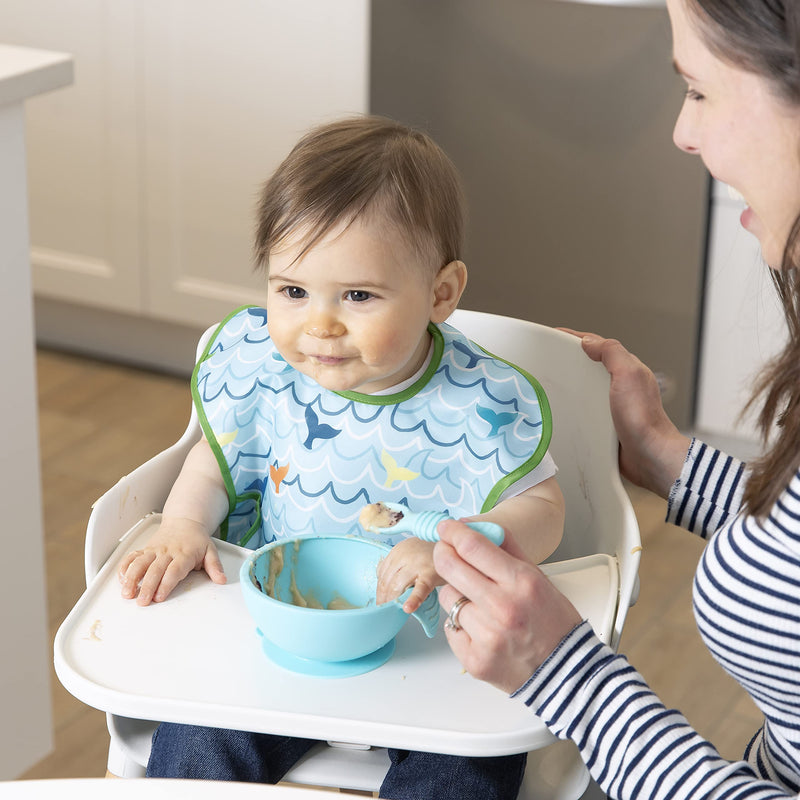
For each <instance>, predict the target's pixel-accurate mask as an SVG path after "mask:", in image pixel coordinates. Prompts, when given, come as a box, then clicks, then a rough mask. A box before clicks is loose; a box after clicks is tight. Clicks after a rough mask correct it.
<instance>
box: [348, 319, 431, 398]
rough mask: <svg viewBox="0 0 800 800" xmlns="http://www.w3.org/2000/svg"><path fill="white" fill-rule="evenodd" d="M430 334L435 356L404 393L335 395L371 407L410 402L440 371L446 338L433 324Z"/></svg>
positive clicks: (429, 330) (429, 326)
mask: <svg viewBox="0 0 800 800" xmlns="http://www.w3.org/2000/svg"><path fill="white" fill-rule="evenodd" d="M428 333H430V335H431V337H432V338H433V355H432V356H431V361H430V364H428V366H427V368H426V369H425V372H423V373H422V375H420V377H419V380H416V381H414V383H412V384H411V386H408V387H406V388H405V389H403V391H402V392H397V393H395V394H378V395H375V394H362V393H361V392H352V391H350V390H346V391H344V392H334V394H338V395H339V397H344V398H345V399H346V400H354V401H355V402H356V403H365V404H366V405H371V406H394V405H398V404H399V403H402V402H403V401H404V400H408V399H409V398H410V397H414V396H415V395H416V394H417V392H419V390H420V389H423V388H424V387H425V386H427V385H428V382H429V381H430V379H431V378H432V377H433V376H434V373H435V372H436V370H437V369H439V364H440V363H441V361H442V353H443V352H444V337H443V336H442V332H441V331H440V330H439V328H437V327H436V325H434V324H433V323H432V322H429V323H428Z"/></svg>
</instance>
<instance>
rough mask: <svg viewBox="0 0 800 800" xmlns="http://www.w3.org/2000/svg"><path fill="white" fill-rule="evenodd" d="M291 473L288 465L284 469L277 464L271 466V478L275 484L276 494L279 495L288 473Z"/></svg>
mask: <svg viewBox="0 0 800 800" xmlns="http://www.w3.org/2000/svg"><path fill="white" fill-rule="evenodd" d="M287 472H289V465H288V464H286V465H285V466H283V467H279V466H278V465H277V464H275V465H272V464H270V465H269V477H270V478H271V479H272V482H273V483H274V484H275V494H278V492H280V489H281V483H282V482H283V479H284V478H285V477H286V473H287Z"/></svg>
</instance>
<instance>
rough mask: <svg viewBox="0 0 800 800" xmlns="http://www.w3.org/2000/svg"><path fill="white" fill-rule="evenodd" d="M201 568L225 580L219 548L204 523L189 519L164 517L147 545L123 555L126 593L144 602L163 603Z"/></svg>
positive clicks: (122, 579) (121, 573)
mask: <svg viewBox="0 0 800 800" xmlns="http://www.w3.org/2000/svg"><path fill="white" fill-rule="evenodd" d="M200 569H204V570H205V571H206V572H207V573H208V577H209V578H211V580H212V581H214V583H225V581H226V578H225V573H224V572H223V569H222V562H221V561H220V560H219V555H218V554H217V548H216V547H215V546H214V543H213V542H212V541H211V538H210V537H209V535H208V534H207V533H206V531H205V529H204V528H203V526H202V525H199V524H198V523H196V522H192V521H191V520H186V519H167V520H163V521H162V523H161V525H160V527H159V529H158V530H157V531H156V532H155V533H154V534H153V536H152V537H151V538H150V540H149V541H148V542H147V544H146V545H145V547H144V549H142V550H135V551H134V552H132V553H128V555H126V556H125V558H123V559H122V563H121V564H120V567H119V573H118V574H119V580H120V583H121V584H122V596H123V597H125V598H128V599H131V598H134V597H136V602H137V604H138V605H140V606H146V605H149V604H150V603H151V602H156V603H160V602H162V601H163V600H166V599H167V597H168V596H169V594H170V592H171V591H172V590H173V589H174V588H175V587H176V586H177V585H178V584H179V583H180V582H181V581H182V580H183V579H184V578H185V577H186V576H187V575H188V574H189V573H190V572H191V571H192V570H200ZM137 588H138V595H137Z"/></svg>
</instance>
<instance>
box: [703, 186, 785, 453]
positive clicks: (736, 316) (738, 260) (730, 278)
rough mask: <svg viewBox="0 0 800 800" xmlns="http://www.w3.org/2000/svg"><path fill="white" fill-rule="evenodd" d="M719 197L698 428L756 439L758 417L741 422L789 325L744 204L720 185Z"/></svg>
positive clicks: (714, 215) (711, 243)
mask: <svg viewBox="0 0 800 800" xmlns="http://www.w3.org/2000/svg"><path fill="white" fill-rule="evenodd" d="M713 198H714V202H713V208H712V215H711V230H710V240H709V253H708V266H707V274H706V283H705V307H704V324H703V335H702V340H701V342H702V343H701V356H700V370H699V376H698V393H697V416H696V425H695V427H696V429H697V431H698V433H699V434H701V435H702V434H703V433H706V432H707V433H710V434H712V435H719V436H732V437H737V438H741V439H744V440H746V441H750V442H755V441H757V440H758V439H759V436H758V433H757V431H756V428H755V424H754V419H753V417H754V415H753V414H750V415H748V417H746V418H745V419H743V420H742V421H741V422H740V421H739V419H738V417H739V414H740V412H741V411H742V409H743V407H744V405H745V403H746V402H747V400H748V399H749V397H750V392H751V389H752V386H753V380H754V378H755V376H756V375H757V373H758V370H759V368H760V367H761V366H762V365H763V364H764V363H766V361H767V360H768V359H769V358H770V357H772V356H773V355H774V354H775V353H776V352H777V351H778V350H779V349H780V347H781V345H782V344H783V342H784V337H785V335H786V328H785V323H784V320H783V312H782V310H781V307H780V304H779V302H778V299H777V296H776V294H775V291H774V290H773V288H772V283H771V280H770V277H769V270H768V268H767V267H766V265H765V264H764V262H763V261H762V259H761V255H760V250H759V246H758V241H757V240H756V238H755V237H754V236H752V235H751V234H749V233H748V232H747V231H745V230H744V229H743V228H742V227H741V225H740V224H739V215H740V214H741V212H742V209H743V207H744V206H743V204H742V203H741V201H738V200H733V199H731V198H730V197H729V195H728V190H727V187H725V186H724V185H722V184H720V183H715V185H714V188H713Z"/></svg>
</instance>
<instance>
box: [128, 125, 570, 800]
mask: <svg viewBox="0 0 800 800" xmlns="http://www.w3.org/2000/svg"><path fill="white" fill-rule="evenodd" d="M462 229H463V203H462V195H461V190H460V183H459V179H458V176H457V173H456V171H455V168H454V167H453V165H452V163H451V162H450V161H449V159H448V158H447V157H446V156H445V155H444V153H443V152H442V151H441V150H440V149H439V148H438V147H437V146H436V145H435V144H434V143H433V142H432V141H431V140H430V139H429V137H427V136H425V135H424V134H422V133H419V132H417V131H414V130H411V129H409V128H407V127H405V126H403V125H400V124H397V123H395V122H392V121H390V120H386V119H382V118H377V117H357V118H353V119H347V120H343V121H339V122H335V123H332V124H328V125H325V126H322V127H320V128H318V129H316V130H313V131H312V132H310V133H309V134H307V135H306V136H305V137H304V138H303V139H302V140H301V141H300V142H299V143H298V145H297V146H296V147H295V148H294V150H293V151H292V152H291V153H290V154H289V156H288V157H287V158H286V160H285V161H284V162H283V163H282V164H281V165H280V166H279V167H278V169H277V171H276V172H275V174H274V175H273V176H272V178H271V179H270V180H269V181H268V182H267V184H266V186H265V188H264V191H263V194H262V198H261V203H260V207H259V215H258V229H257V236H256V254H257V257H258V260H259V262H260V263H261V264H262V265H263V266H264V267H265V269H266V272H267V297H266V307H265V308H258V307H248V308H244V309H240V310H238V311H236V312H234V313H233V314H231V315H230V316H229V317H228V318H227V319H226V320H225V321H223V323H222V324H221V325H220V327H219V328H218V329H217V331H216V333H215V334H214V336H213V338H212V340H211V342H210V344H209V345H208V348H207V349H206V352H205V354H204V356H203V357H202V358H201V359H200V361H199V363H198V366H197V368H196V369H195V373H194V375H193V378H192V391H193V396H194V400H195V405H196V408H197V411H198V415H199V419H200V423H201V427H202V430H203V438H202V439H201V440H200V441H199V442H198V443H197V444H196V445H195V446H194V447H193V448H192V450H191V452H190V453H189V455H188V456H187V458H186V462H185V464H184V466H183V468H182V469H181V472H180V474H179V476H178V478H177V480H176V482H175V484H174V486H173V488H172V490H171V492H170V494H169V497H168V499H167V502H166V504H165V506H164V511H163V517H162V522H161V525H160V528H159V529H158V531H157V532H156V533H155V534H154V535H153V537H152V538H151V540H150V541H149V542H148V543H147V545H146V546H145V547H144V549H143V550H140V551H136V552H134V553H130V554H129V555H128V556H127V557H126V558H125V559H124V561H123V563H122V566H121V569H120V580H121V582H122V594H123V596H124V597H127V598H134V597H137V602H138V603H139V604H140V605H147V604H148V603H150V602H152V601H155V602H161V601H163V600H165V599H166V598H167V596H168V595H169V594H170V592H171V591H172V590H173V589H174V588H175V586H176V585H177V584H178V583H179V582H180V581H181V580H182V579H183V578H184V577H185V576H186V575H187V574H188V573H189V572H190V571H192V570H197V569H204V570H205V571H206V572H207V573H208V575H209V577H210V578H211V580H213V581H215V582H217V583H222V582H224V581H225V576H224V573H223V570H222V566H221V563H220V560H219V557H218V555H217V551H216V548H215V546H214V540H213V535H214V534H215V533H216V532H217V531H219V535H220V536H221V537H223V538H226V539H228V540H229V541H233V542H236V543H238V544H242V545H245V546H248V547H257V546H260V545H261V544H263V543H264V542H266V541H272V540H273V539H274V538H280V537H286V536H292V535H297V534H302V533H315V532H319V533H342V532H349V533H360V534H361V535H363V534H364V532H363V531H362V530H360V528H359V524H358V515H359V512H360V511H361V509H362V508H363V507H364V505H365V504H369V503H372V502H375V501H376V500H379V499H386V500H389V501H392V502H400V501H403V503H404V505H407V506H409V507H410V508H413V509H414V510H415V511H422V510H426V509H430V510H436V511H446V512H447V513H448V514H449V515H450V516H453V517H456V518H458V517H462V518H463V517H469V518H473V519H486V520H491V521H493V522H496V523H499V524H500V525H502V526H503V527H504V528H506V529H507V530H510V531H512V532H513V533H514V535H515V537H516V538H517V539H518V540H519V541H520V542H521V543H522V545H523V547H525V549H526V553H527V555H528V556H529V557H530V558H531V559H532V560H534V561H536V562H538V561H541V560H543V559H544V558H545V557H546V556H547V555H549V554H550V553H551V552H552V551H553V550H554V549H555V547H556V546H557V544H558V542H559V540H560V537H561V533H562V528H563V500H562V497H561V493H560V490H559V488H558V485H557V483H556V480H555V477H554V475H555V472H556V469H555V465H554V464H553V462H552V459H551V458H550V456H549V454H548V453H547V448H548V444H549V438H550V431H551V420H550V414H549V407H548V405H547V399H546V397H545V395H544V393H543V391H542V389H541V387H540V386H539V384H538V383H537V382H536V381H535V379H534V378H532V376H530V375H528V374H527V373H525V372H523V371H522V370H519V369H517V368H516V367H514V366H513V365H510V364H508V363H506V362H504V361H502V360H500V359H497V358H494V357H492V356H491V355H489V354H488V353H486V352H485V351H483V350H482V349H481V348H480V347H479V346H477V345H475V344H474V343H473V342H471V341H470V340H468V339H467V338H466V337H465V336H463V335H462V334H460V333H459V332H458V331H457V330H455V329H454V328H452V327H451V326H449V325H447V324H446V323H445V320H446V319H447V318H448V317H449V316H450V315H451V314H452V312H453V311H454V310H455V308H456V306H457V304H458V301H459V299H460V297H461V294H462V292H463V291H464V287H465V285H466V280H467V270H466V267H465V265H464V264H463V262H462V261H461V260H460V252H461V246H462V245H461V239H462ZM382 538H384V540H385V537H382ZM388 541H389V542H390V543H392V544H393V548H392V550H391V552H390V554H389V556H387V558H386V559H385V560H384V562H383V563H382V565H381V569H380V573H379V583H378V598H377V599H378V602H384V601H387V600H389V599H392V598H395V597H398V596H399V595H400V594H402V593H403V591H404V590H406V589H407V588H408V587H413V590H412V592H411V594H410V595H409V597H408V598H407V600H406V602H405V605H404V608H405V610H407V611H409V612H413V611H415V610H416V609H417V608H418V607H419V605H420V604H421V603H422V602H423V601H424V599H425V598H426V597H427V595H428V594H429V593H430V592H431V591H433V589H434V588H435V587H436V586H437V585H441V584H442V580H441V578H439V576H438V575H437V573H436V570H435V569H434V566H433V557H432V552H433V546H434V545H433V543H431V542H424V541H421V540H419V539H416V538H414V537H407V536H404V535H402V534H398V535H396V536H395V537H393V538H391V537H390V538H389V539H388ZM226 735H230V736H233V735H234V734H233V733H232V732H229V731H228V732H226V731H212V730H211V729H208V728H202V729H194V728H192V726H176V725H169V726H167V725H162V726H161V728H160V729H159V733H158V734H157V735H156V744H154V748H153V755H152V756H151V766H150V771H149V773H148V774H152V775H161V776H174V777H185V778H191V777H212V778H213V777H216V776H217V775H219V774H220V772H221V771H222V772H225V774H226V775H231V774H233V775H234V777H235V778H238V779H244V778H241V776H242V775H243V774H244V772H246V769H245V766H244V761H245V760H248V764H250V762H251V761H252V759H249V758H248V759H245V756H244V755H242V764H241V770H239V771H237V770H234V772H233V773H231V772H230V771H227V770H222V769H221V768H220V769H219V770H218V769H217V768H216V767H215V766H214V765H213V758H211V757H209V758H205V757H204V759H200V761H202V762H203V765H202V767H198V766H197V764H196V763H195V762H196V761H198V759H192V758H191V757H190V756H191V752H192V750H193V748H199V747H202V748H203V752H204V753H211V752H214V748H213V747H212V746H210V745H209V737H218V738H220V739H221V740H223V741H227V740H226ZM235 735H236V736H237V737H246V736H248V734H246V733H243V732H236V734H235ZM252 736H253V737H256V736H257V735H256V734H253V735H252ZM161 740H168V741H169V745H168V746H167V745H166V744H165V745H164V748H165V749H164V753H167V752H168V753H169V757H167V756H166V755H164V756H163V758H162V756H160V755H159V752H160V749H159V746H157V744H158V742H159V741H161ZM236 741H237V742H238V741H241V740H240V739H237V740H236ZM293 741H294V744H292V745H291V746H289V745H287V747H289V749H290V750H291V752H292V753H293V754H294V755H293V756H292V757H283V758H281V759H279V761H280V764H281V766H275V767H274V768H273V766H271V765H269V764H268V763H267V762H268V761H269V758H268V757H267V754H266V752H264V753H263V759H261V760H262V761H263V762H264V764H263V765H262V766H260V767H259V769H261V770H262V771H261V772H259V775H260V776H261V777H259V778H258V779H259V780H261V779H263V780H269V781H277V780H279V779H280V777H281V775H282V774H283V772H285V770H286V769H288V768H289V766H291V761H292V758H295V757H298V756H297V752H298V751H297V749H292V748H298V746H299V745H298V743H299V742H300V740H293ZM303 741H305V740H303ZM308 746H310V744H309V745H308ZM271 747H272V745H270V748H271ZM268 749H269V748H268ZM228 750H230V747H228ZM262 750H263V748H262ZM299 750H301V751H302V746H299ZM181 751H183V752H185V753H186V754H187V755H186V758H185V759H181V758H180V757H179V756H178V755H177V754H178V753H180V752H181ZM248 752H250V751H249V750H248ZM269 752H270V753H272V750H271V749H269ZM287 752H288V751H287ZM395 755H396V754H395ZM395 755H393V759H394V758H395ZM284 756H285V753H284ZM415 757H420V758H424V759H427V761H428V762H429V761H430V759H432V758H433V759H435V760H436V765H435V767H434V771H435V772H436V773H441V776H440V777H438V778H436V779H435V780H436V781H437V783H436V784H435V789H434V793H433V794H430V793H428V796H434V795H435V796H436V797H437V798H446V797H451V796H452V797H458V798H460V799H461V800H464V798H467V797H472V796H474V797H476V798H478V797H480V798H481V800H486V798H491V797H498V798H499V797H513V796H516V791H517V788H518V781H519V779H521V774H522V771H521V769H519V759H521V758H522V759H523V761H524V757H522V756H509V757H504V758H500V759H464V758H457V757H453V756H437V755H435V754H414V753H408V752H405V751H403V753H402V755H397V759H398V763H399V760H402V761H404V762H406V761H407V759H408V758H415ZM162 761H163V763H161V762H162ZM287 762H288V763H287ZM426 763H427V762H426ZM262 767H263V768H262ZM409 767H410V763H406V765H405V768H404V770H403V771H402V773H400V772H396V771H395V770H394V767H393V769H390V773H389V775H387V783H386V784H385V789H386V791H387V792H390V793H391V794H386V795H384V794H382V795H381V796H391V797H413V796H421V795H419V786H416V788H415V785H416V783H417V780H418V779H419V780H422V779H423V776H424V779H425V780H426V781H430V780H432V778H431V775H432V773H431V771H430V770H429V769H428V768H427V767H426V768H425V769H420V770H410V769H409ZM198 768H199V769H201V771H202V772H203V774H202V775H198V774H197V769H198ZM248 768H249V767H248ZM465 771H466V772H465ZM279 773H280V774H279ZM468 773H472V774H471V775H470V776H469V777H467V778H463V779H462V778H458V779H457V780H456V779H455V778H453V776H454V775H456V774H458V775H465V774H468ZM248 774H249V773H248ZM401 774H402V775H403V776H404V777H402V778H400V777H399V776H400V775H401ZM412 774H414V775H417V778H415V779H411V778H410V777H409V776H410V775H412ZM448 776H450V777H448ZM448 781H449V782H448ZM428 785H429V784H427V783H426V784H425V786H426V787H427V786H428ZM465 787H473V788H470V789H469V791H467V790H466V789H465ZM426 791H427V789H426ZM473 791H474V794H471V792H473ZM465 792H466V793H465ZM423 794H424V792H423Z"/></svg>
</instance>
